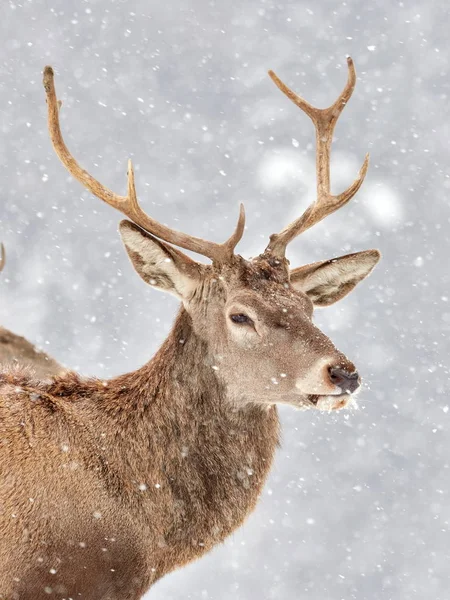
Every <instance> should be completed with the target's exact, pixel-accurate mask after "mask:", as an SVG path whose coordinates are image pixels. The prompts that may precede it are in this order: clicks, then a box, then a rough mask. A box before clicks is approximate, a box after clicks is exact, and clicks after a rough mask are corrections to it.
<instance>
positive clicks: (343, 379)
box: [328, 367, 360, 394]
mask: <svg viewBox="0 0 450 600" xmlns="http://www.w3.org/2000/svg"><path fill="white" fill-rule="evenodd" d="M328 372H329V374H330V381H331V383H332V384H333V385H336V386H338V387H340V388H341V390H342V392H343V393H344V394H345V393H349V394H352V393H353V392H354V391H355V390H357V389H358V388H359V386H360V381H359V375H358V373H357V371H355V372H354V373H349V372H348V371H346V370H345V369H341V367H330V368H329V370H328Z"/></svg>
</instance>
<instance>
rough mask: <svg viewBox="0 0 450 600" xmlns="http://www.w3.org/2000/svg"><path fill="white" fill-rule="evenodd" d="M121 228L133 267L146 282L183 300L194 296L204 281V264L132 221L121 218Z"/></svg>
mask: <svg viewBox="0 0 450 600" xmlns="http://www.w3.org/2000/svg"><path fill="white" fill-rule="evenodd" d="M119 231H120V235H121V237H122V241H123V243H124V246H125V249H126V251H127V253H128V256H129V258H130V260H131V263H132V265H133V267H134V268H135V269H136V271H137V273H138V274H139V275H140V276H141V278H142V279H143V280H144V281H145V282H146V283H148V284H149V285H151V286H153V287H155V288H157V289H160V290H164V291H166V292H170V293H171V294H174V295H175V296H177V297H178V298H180V299H182V300H187V299H189V298H190V297H191V296H192V294H193V293H194V290H195V288H196V287H197V285H198V283H199V281H200V280H201V274H202V268H203V266H202V265H201V264H199V263H196V262H195V261H194V260H192V259H191V258H189V257H188V256H186V255H185V254H183V253H182V252H180V251H179V250H177V249H176V248H174V247H172V246H170V245H168V244H165V243H164V242H161V241H160V240H158V239H157V238H155V237H153V236H152V235H150V234H149V233H147V232H146V231H144V230H143V229H141V228H140V227H138V226H137V225H135V224H134V223H131V222H130V221H122V222H121V223H120V225H119Z"/></svg>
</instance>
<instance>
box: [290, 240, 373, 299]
mask: <svg viewBox="0 0 450 600" xmlns="http://www.w3.org/2000/svg"><path fill="white" fill-rule="evenodd" d="M380 257H381V255H380V253H379V251H378V250H364V251H363V252H357V253H355V254H348V255H346V256H341V257H339V258H333V259H332V260H327V261H323V262H317V263H313V264H310V265H305V266H303V267H299V268H298V269H293V270H292V271H291V274H290V277H291V284H292V285H293V286H294V288H296V289H299V290H301V291H302V292H304V293H305V294H307V295H308V296H309V298H310V299H311V300H312V302H313V303H314V305H315V306H329V305H330V304H333V303H334V302H337V301H338V300H340V299H341V298H344V296H346V295H347V294H348V293H349V292H351V291H352V290H353V288H354V287H355V286H356V284H358V283H359V282H360V281H362V280H363V279H365V278H366V277H367V275H369V274H370V272H371V271H372V269H373V268H374V267H375V265H376V264H377V262H378V261H379V260H380Z"/></svg>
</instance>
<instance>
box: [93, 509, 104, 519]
mask: <svg viewBox="0 0 450 600" xmlns="http://www.w3.org/2000/svg"><path fill="white" fill-rule="evenodd" d="M92 516H93V517H94V519H101V518H102V513H101V512H100V511H98V510H95V511H94V512H93V513H92Z"/></svg>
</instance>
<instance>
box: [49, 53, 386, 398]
mask: <svg viewBox="0 0 450 600" xmlns="http://www.w3.org/2000/svg"><path fill="white" fill-rule="evenodd" d="M269 74H270V76H271V77H272V79H273V80H274V82H275V83H276V84H277V86H278V87H279V88H280V89H281V91H282V92H283V93H284V94H286V96H288V98H290V99H291V100H292V101H293V102H294V103H295V104H296V105H297V106H298V107H299V108H301V109H302V110H303V111H304V112H305V113H306V114H307V115H308V116H309V117H310V118H311V119H312V121H313V123H314V125H315V129H316V143H317V158H316V171H317V198H316V200H315V201H314V202H313V203H312V204H311V205H310V206H309V207H308V208H307V209H306V211H305V212H304V213H303V214H302V215H301V217H299V218H298V219H296V220H295V221H294V222H293V223H291V224H290V225H288V226H287V227H286V228H285V229H284V230H283V231H281V232H280V233H274V234H273V235H271V236H270V241H269V244H268V246H267V247H266V248H265V250H264V252H263V253H262V254H260V255H259V256H258V257H257V258H255V259H253V260H246V259H244V258H242V257H241V256H240V255H238V254H235V252H234V250H235V248H236V246H237V244H238V242H239V241H240V239H241V237H242V235H243V232H244V224H245V216H244V209H243V206H242V205H241V208H240V214H239V219H238V222H237V226H236V228H235V231H234V233H233V234H232V235H231V237H230V238H229V239H228V240H227V241H226V242H224V243H222V244H218V243H215V242H211V241H206V240H203V239H200V238H196V237H193V236H191V235H187V234H185V233H181V232H178V231H175V230H173V229H171V228H169V227H167V226H165V225H163V224H161V223H158V222H157V221H155V220H154V219H153V218H152V217H150V216H149V215H147V214H146V213H145V212H144V211H143V210H142V209H141V207H140V205H139V203H138V200H137V195H136V189H135V183H134V175H133V168H132V165H131V162H129V163H128V191H127V195H126V196H119V195H117V194H115V193H114V192H112V191H111V190H109V189H108V188H106V187H105V186H104V185H102V184H101V183H100V182H99V181H97V180H96V179H94V177H92V176H91V175H90V174H89V173H88V172H87V171H85V170H84V169H82V168H81V167H80V165H79V164H78V163H77V161H76V160H75V159H74V158H73V156H72V155H71V154H70V152H69V151H68V149H67V147H66V145H65V143H64V140H63V138H62V134H61V130H60V125H59V109H60V107H61V103H60V102H59V101H58V100H57V97H56V92H55V86H54V75H53V70H52V68H51V67H46V68H45V71H44V87H45V91H46V94H47V104H48V126H49V132H50V136H51V140H52V143H53V147H54V149H55V151H56V153H57V155H58V157H59V158H60V160H61V161H62V162H63V164H64V165H65V167H66V168H67V170H68V171H69V172H70V173H71V175H72V176H73V177H74V178H75V179H77V180H78V181H79V182H80V183H82V184H83V185H84V186H85V187H86V188H87V189H89V190H90V191H91V192H92V193H93V194H94V195H95V196H97V197H98V198H100V199H101V200H103V201H104V202H106V203H107V204H109V205H110V206H112V207H114V208H116V209H117V210H119V211H120V212H122V213H123V214H124V215H126V216H127V217H128V218H129V219H130V221H122V222H121V224H120V233H121V236H122V240H123V243H124V245H125V248H126V250H127V253H128V256H129V258H130V260H131V262H132V264H133V266H134V268H135V269H136V271H137V272H138V274H139V275H140V276H141V278H142V279H143V280H144V281H145V282H146V283H147V284H149V285H151V286H152V287H154V288H156V289H159V290H162V291H165V292H169V293H171V294H174V295H175V296H177V297H178V298H179V299H180V300H181V302H182V304H183V307H184V309H185V310H186V311H187V313H188V314H189V315H190V318H191V321H192V327H193V329H194V330H195V332H196V333H197V335H198V336H199V337H200V338H201V339H203V340H204V342H205V343H206V345H207V347H208V353H207V356H208V361H209V362H210V365H209V366H210V367H211V369H213V370H214V371H215V372H216V374H217V377H218V378H219V379H220V380H221V382H222V383H223V384H224V385H225V386H226V388H227V391H228V394H227V395H228V397H229V398H231V399H232V401H234V403H235V404H236V405H237V406H240V405H242V404H243V403H248V402H252V403H266V404H273V403H277V402H281V403H287V404H291V405H294V406H296V407H317V408H327V409H330V408H332V409H337V408H341V407H343V406H346V405H347V404H348V403H349V400H350V398H351V394H352V393H353V392H355V391H356V390H357V389H358V387H359V386H360V378H359V375H358V373H357V371H356V368H355V366H354V364H353V363H352V362H351V361H350V360H349V359H348V358H346V357H345V356H344V355H343V354H342V353H341V352H339V351H338V350H337V349H336V348H335V346H334V345H333V343H332V342H331V341H330V339H329V338H328V337H327V336H326V335H325V334H324V333H322V332H321V331H320V330H319V329H318V328H317V327H316V326H315V325H314V323H313V321H312V317H313V311H314V308H315V307H321V306H329V305H330V304H333V303H334V302H336V301H337V300H340V299H341V298H343V297H344V296H346V295H347V294H348V293H349V292H350V291H352V290H353V288H354V287H355V286H356V284H357V283H358V282H359V281H361V280H362V279H364V278H365V277H367V275H368V274H369V273H370V272H371V271H372V269H373V268H374V266H375V265H376V263H377V262H378V260H379V258H380V254H379V252H378V250H367V251H364V252H358V253H355V254H349V255H347V256H341V257H339V258H334V259H332V260H326V261H323V262H318V263H314V264H310V265H306V266H302V267H298V268H294V269H291V268H290V265H289V262H288V260H287V259H286V257H285V253H286V248H287V245H288V244H289V242H291V241H292V240H293V239H294V238H295V237H297V236H298V235H299V234H300V233H301V232H302V231H305V230H306V229H308V228H310V227H311V226H312V225H314V224H315V223H317V222H319V221H321V220H322V219H323V218H325V217H326V216H327V215H329V214H331V213H332V212H334V211H335V210H337V209H338V208H340V207H341V206H343V205H344V204H346V203H347V202H348V201H349V200H350V199H351V198H352V197H353V196H354V194H355V193H356V192H357V191H358V189H359V187H360V186H361V184H362V182H363V180H364V177H365V174H366V171H367V167H368V157H367V156H366V158H365V161H364V164H363V166H362V168H361V171H360V173H359V176H358V178H357V179H356V180H355V182H354V183H353V184H352V185H351V186H350V187H349V188H348V189H347V190H346V191H345V192H343V193H342V194H339V195H337V196H333V195H332V194H331V193H330V151H331V142H332V136H333V130H334V127H335V125H336V122H337V119H338V117H339V115H340V113H341V112H342V110H343V108H344V106H345V104H346V103H347V101H348V100H349V98H350V96H351V94H352V92H353V89H354V86H355V82H356V75H355V69H354V66H353V62H352V60H351V59H350V58H349V59H348V81H347V84H346V86H345V88H344V90H343V92H342V93H341V94H340V96H339V98H338V99H337V100H336V102H334V104H332V106H330V107H329V108H326V109H318V108H315V107H313V106H311V105H310V104H308V103H307V102H306V101H305V100H303V99H302V98H300V97H299V96H297V95H296V94H295V93H294V92H292V91H291V90H290V89H289V88H288V87H287V86H286V85H285V84H284V83H282V82H281V81H280V80H279V79H278V77H277V76H276V75H275V74H274V73H272V72H269ZM176 247H178V248H184V249H187V250H191V251H193V252H196V253H198V254H201V255H203V256H205V257H207V258H209V259H210V260H211V261H212V262H211V264H209V265H205V264H203V263H200V262H196V261H194V260H192V259H191V258H190V257H188V256H187V255H186V254H184V253H183V252H181V251H180V250H179V249H178V248H176ZM180 343H183V340H180Z"/></svg>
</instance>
